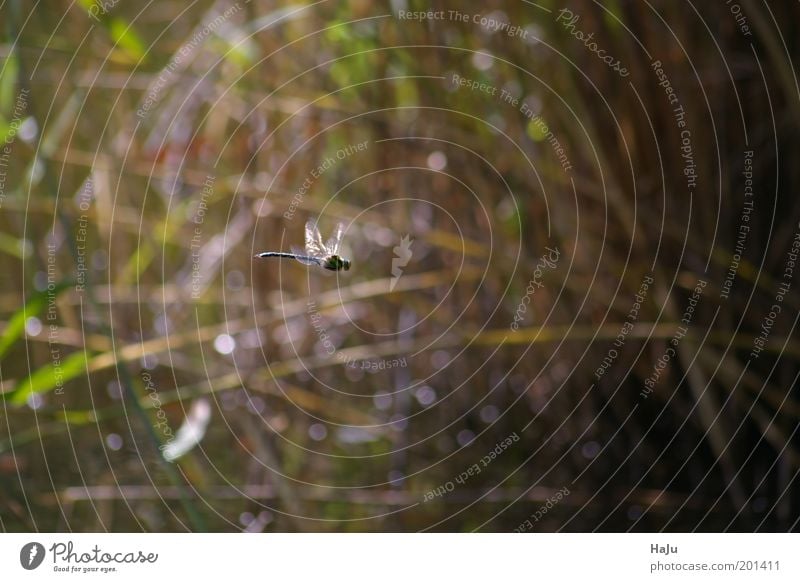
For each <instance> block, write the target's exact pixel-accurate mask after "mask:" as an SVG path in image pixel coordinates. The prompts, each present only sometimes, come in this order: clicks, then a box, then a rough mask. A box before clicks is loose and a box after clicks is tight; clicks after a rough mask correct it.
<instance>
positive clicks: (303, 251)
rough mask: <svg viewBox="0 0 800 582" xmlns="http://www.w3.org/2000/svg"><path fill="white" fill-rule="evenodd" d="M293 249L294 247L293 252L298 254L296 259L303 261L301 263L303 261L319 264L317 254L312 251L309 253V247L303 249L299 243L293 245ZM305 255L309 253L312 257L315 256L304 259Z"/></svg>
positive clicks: (308, 263)
mask: <svg viewBox="0 0 800 582" xmlns="http://www.w3.org/2000/svg"><path fill="white" fill-rule="evenodd" d="M291 249H292V254H294V255H296V256H295V259H297V260H298V261H300V262H301V263H303V264H304V265H318V264H319V263H318V262H317V261H316V256H315V255H312V254H311V253H309V252H308V249H301V248H300V247H298V246H297V245H292V247H291ZM303 255H309V256H310V257H312V258H313V260H311V259H304V258H302V257H303Z"/></svg>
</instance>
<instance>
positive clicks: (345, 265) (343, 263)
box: [342, 259, 350, 271]
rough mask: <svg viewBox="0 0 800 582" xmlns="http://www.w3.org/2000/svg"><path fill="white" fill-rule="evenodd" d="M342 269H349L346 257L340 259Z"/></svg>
mask: <svg viewBox="0 0 800 582" xmlns="http://www.w3.org/2000/svg"><path fill="white" fill-rule="evenodd" d="M342 269H344V270H345V271H349V270H350V261H348V260H347V259H342Z"/></svg>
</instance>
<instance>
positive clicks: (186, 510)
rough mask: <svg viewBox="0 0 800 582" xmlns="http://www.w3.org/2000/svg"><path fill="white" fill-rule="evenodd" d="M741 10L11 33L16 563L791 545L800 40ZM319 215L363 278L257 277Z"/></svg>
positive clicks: (119, 21)
mask: <svg viewBox="0 0 800 582" xmlns="http://www.w3.org/2000/svg"><path fill="white" fill-rule="evenodd" d="M735 6H736V7H738V12H737V11H736V10H734V9H733V8H732V7H731V4H730V3H724V2H714V3H702V4H691V3H688V4H685V3H678V2H667V1H656V2H652V3H647V2H638V1H624V0H617V1H613V2H603V3H595V2H588V1H586V2H569V3H567V4H565V5H563V6H562V5H560V4H557V3H555V2H552V1H549V0H541V1H539V2H512V1H505V2H500V1H489V2H486V3H483V4H481V5H480V7H478V6H477V5H476V6H474V7H473V6H469V7H468V6H467V5H465V4H464V3H458V2H438V1H437V2H431V3H423V2H416V1H413V0H396V1H392V2H376V3H372V2H367V1H364V0H350V1H343V2H319V3H314V4H310V3H309V4H306V3H286V2H275V1H272V0H252V1H250V2H244V1H242V0H240V1H238V2H237V1H236V0H214V1H208V0H200V1H197V2H192V3H189V4H185V3H180V2H172V1H169V0H162V1H160V2H157V3H149V4H141V3H134V2H129V1H127V0H119V1H116V2H115V1H114V0H109V1H107V2H104V3H103V2H94V1H92V0H79V2H76V3H70V2H55V1H54V2H48V3H47V4H46V5H45V4H44V3H36V4H35V6H34V5H33V4H32V3H29V2H23V1H21V0H8V1H6V2H4V3H2V4H0V34H2V38H3V40H2V44H0V58H1V59H2V62H1V64H0V135H3V136H5V140H4V142H3V143H2V144H0V154H2V155H3V156H4V157H2V158H0V172H2V176H0V180H2V181H0V273H2V274H1V275H0V281H1V282H2V287H0V317H2V324H0V325H2V328H0V358H1V359H0V382H2V389H1V391H2V412H3V413H2V415H0V527H1V528H2V530H3V531H38V530H43V531H50V530H57V531H139V530H145V531H239V530H246V531H417V530H423V529H429V530H434V531H472V530H480V531H513V530H515V529H516V530H519V529H522V530H534V531H556V530H561V531H592V530H601V531H626V530H633V531H656V530H673V531H686V530H695V529H697V530H701V531H723V530H734V531H756V530H758V531H761V530H768V531H787V530H796V529H797V526H798V517H800V494H799V493H798V492H799V491H800V489H798V486H797V483H798V482H797V474H798V469H800V457H799V456H798V435H797V428H798V407H799V406H800V393H799V392H798V388H797V374H798V369H800V368H799V367H798V363H799V362H800V345H799V344H798V341H797V338H796V334H794V330H795V328H796V323H797V309H798V296H797V293H796V291H795V288H796V283H797V281H796V280H795V281H794V282H792V281H791V278H789V279H786V278H785V277H784V276H785V274H786V269H787V267H788V265H789V262H788V261H789V260H790V254H789V253H790V252H791V249H792V242H793V241H794V240H796V237H797V232H798V220H800V205H798V203H797V186H798V184H800V181H799V180H798V172H799V171H800V167H799V166H798V164H796V163H793V162H794V161H795V160H797V159H798V152H797V148H798V141H797V131H798V129H799V127H798V121H799V120H800V99H799V98H798V97H799V93H798V82H797V74H796V59H797V57H798V54H800V53H798V42H800V41H799V40H798V38H800V35H799V34H798V33H799V32H800V31H799V30H798V25H800V9H798V5H797V3H795V2H783V3H770V4H769V5H767V4H766V3H761V2H758V1H756V0H740V1H739V2H738V4H735ZM425 10H432V11H441V13H442V14H443V17H442V18H435V17H431V18H428V17H424V18H415V17H409V18H403V17H401V11H425ZM564 10H566V11H567V12H569V14H568V13H567V12H564ZM449 11H458V13H459V14H460V15H467V20H466V21H464V20H463V19H462V18H460V17H456V16H451V15H452V14H454V13H451V12H449ZM475 15H477V16H478V19H477V21H475V20H474V17H475ZM434 16H435V15H434ZM574 16H578V17H579V18H578V20H572V18H574ZM482 17H483V18H484V19H485V21H484V22H483V23H481V20H480V18H482ZM578 33H581V34H578ZM590 33H591V34H592V36H591V38H589V37H587V36H586V35H588V34H590ZM601 50H602V51H604V52H603V53H602V56H601V53H600V52H598V51H601ZM605 56H613V58H614V59H618V60H619V61H620V63H621V64H622V65H623V66H624V67H625V72H627V73H628V74H627V75H625V76H623V75H621V74H620V71H615V70H614V67H613V66H610V65H607V64H606V62H605V61H604V60H603V58H604V57H605ZM792 59H795V60H794V61H792ZM656 61H660V65H654V62H656ZM657 69H661V70H663V73H664V76H659V72H658V71H657ZM453 75H457V76H458V78H463V79H466V80H469V81H470V83H469V84H467V83H466V82H465V83H464V84H459V81H458V78H454V77H453ZM454 79H455V82H454ZM665 80H666V81H665ZM481 84H483V87H482V86H481ZM667 87H669V88H670V90H671V91H672V92H673V94H674V96H675V98H676V99H677V101H674V102H670V100H669V99H670V94H669V93H668V92H667ZM676 104H677V105H678V106H681V107H682V108H683V110H684V111H685V117H683V118H681V119H682V121H683V122H684V123H685V126H681V127H679V125H678V121H679V120H678V117H676V113H675V108H676ZM683 130H687V131H688V132H689V133H688V136H687V134H686V133H684V132H683ZM687 139H688V144H689V149H687ZM358 144H363V147H361V149H359V146H358ZM4 147H5V149H3V148H4ZM559 148H560V149H559ZM746 152H753V153H752V155H751V154H748V153H746ZM687 154H688V155H687ZM746 160H751V161H752V166H751V168H750V171H751V173H752V175H751V176H749V177H748V175H746V174H745V173H743V172H745V171H747V166H746V164H747V161H746ZM684 170H686V172H685V171H684ZM692 176H694V177H695V178H694V180H693V178H692ZM748 180H750V182H748ZM693 181H694V185H692V182H693ZM746 188H752V190H751V191H752V193H753V196H748V195H746ZM751 202H752V206H751V207H750V208H752V211H745V209H746V208H748V206H747V205H748V204H749V203H751ZM744 215H747V217H748V218H747V219H743V218H742V217H743V216H744ZM315 217H319V224H320V226H321V230H322V234H323V236H325V235H327V234H328V233H329V232H331V231H332V230H333V228H334V226H335V224H336V223H337V222H342V223H343V224H344V226H345V229H346V231H345V237H344V243H343V247H344V248H343V250H342V254H343V256H345V257H347V258H349V259H351V260H352V261H353V268H352V269H351V270H350V271H349V272H346V273H345V272H341V273H337V274H336V275H334V276H329V277H325V276H323V273H321V272H319V271H321V270H318V269H313V270H312V269H309V268H307V267H305V266H303V265H301V264H299V263H296V262H288V261H277V260H275V261H272V262H271V261H268V260H254V259H253V258H252V257H253V255H254V253H256V252H260V251H264V250H276V251H277V250H283V251H288V250H289V249H290V246H291V245H292V244H296V243H301V242H302V240H303V226H304V224H305V222H306V220H307V219H309V218H315ZM742 224H746V225H747V226H749V229H748V230H746V231H745V230H743V229H742V228H741V225H742ZM743 232H745V233H746V234H744V235H743ZM406 236H407V237H408V239H407V240H408V241H409V242H410V247H409V246H406V247H402V246H401V242H402V238H403V237H406ZM737 244H738V247H737ZM404 249H407V250H408V251H409V253H410V256H408V257H407V258H408V260H407V261H406V262H405V264H404V266H399V265H400V263H401V262H403V261H402V260H401V259H402V258H403V256H404V255H403V253H404V252H405V251H404ZM554 251H555V253H554ZM556 258H557V260H556ZM545 259H546V260H545ZM393 261H394V263H393ZM734 265H735V266H736V268H735V269H733V267H734ZM398 266H399V267H398ZM397 268H399V269H400V274H399V276H398V272H397V270H396V269H397ZM393 269H394V270H393ZM731 269H733V272H734V276H733V278H732V279H731V281H730V284H729V286H728V287H726V283H725V281H726V277H728V275H729V273H730V272H731ZM650 276H651V277H652V281H653V283H652V285H650V286H649V288H648V289H646V290H645V292H644V293H642V282H643V281H645V280H648V279H647V278H648V277H650ZM698 281H701V282H705V283H706V286H705V288H703V289H702V295H700V296H699V298H698V297H697V296H695V297H694V299H692V295H693V293H694V290H695V289H696V287H697V285H698ZM784 281H788V282H789V283H790V288H789V289H788V291H787V292H785V294H782V295H781V297H780V299H776V297H777V295H779V294H780V289H781V287H780V284H781V282H784ZM637 294H640V295H642V296H641V299H640V300H637V299H636V297H637ZM637 301H638V305H639V306H640V309H639V311H638V312H637V314H636V316H635V317H630V316H631V313H632V311H631V310H632V309H633V306H634V305H637ZM777 302H780V304H781V305H782V308H783V309H782V311H781V312H780V313H779V314H777V317H775V318H770V317H769V313H770V311H771V310H772V307H771V306H773V305H774V304H776V303H777ZM690 306H691V307H693V308H694V310H693V312H692V313H691V315H690V319H691V322H690V323H688V324H686V323H684V324H682V323H681V320H682V319H684V318H685V317H686V314H687V310H688V309H689V307H690ZM626 321H628V322H630V323H632V325H631V326H628V327H626V326H625V325H624V324H625V322H626ZM765 322H766V323H765ZM770 322H771V323H770ZM765 325H767V326H768V329H769V333H768V334H767V337H766V338H763V339H764V341H763V342H761V344H759V343H757V342H758V341H759V339H758V338H759V337H760V336H761V334H762V332H763V330H764V326H765ZM682 328H685V330H684V331H683V332H682V331H681V330H682ZM622 329H626V330H627V332H626V335H624V336H622V339H620V337H621V336H620V333H621V330H622ZM676 338H677V341H676ZM615 342H616V343H615ZM757 345H763V350H762V351H761V352H760V353H758V357H754V355H753V350H754V346H757ZM671 346H672V347H674V349H673V350H672V352H670V351H669V350H670V347H671ZM675 346H677V347H675ZM668 353H672V356H671V357H669V358H668V360H669V361H668V362H666V363H664V356H665V354H668ZM659 360H661V361H662V364H659ZM604 362H605V364H604ZM601 369H602V371H601ZM654 371H657V372H658V377H657V381H655V382H653V383H652V385H651V384H647V382H648V380H652V378H653V377H654V376H653V374H654ZM648 389H649V391H648ZM503 443H505V444H503ZM509 443H510V444H509ZM498 451H499V452H498ZM486 459H488V461H486ZM473 466H477V467H478V470H477V471H475V470H472V472H469V471H470V469H471V468H472V467H473ZM543 508H544V511H542V509H543ZM534 516H535V517H534ZM526 520H527V523H528V524H529V525H530V527H528V526H527V525H524V524H525V523H526Z"/></svg>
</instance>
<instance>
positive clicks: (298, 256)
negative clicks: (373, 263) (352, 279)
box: [256, 219, 350, 271]
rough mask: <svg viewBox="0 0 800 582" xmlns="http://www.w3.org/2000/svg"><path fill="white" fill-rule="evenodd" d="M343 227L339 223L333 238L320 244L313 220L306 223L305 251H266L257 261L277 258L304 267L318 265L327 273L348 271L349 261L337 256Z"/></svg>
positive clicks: (319, 237) (317, 230)
mask: <svg viewBox="0 0 800 582" xmlns="http://www.w3.org/2000/svg"><path fill="white" fill-rule="evenodd" d="M343 233H344V226H343V225H342V224H341V223H339V224H337V225H336V229H335V230H334V231H333V236H332V237H331V238H329V239H328V242H326V243H325V244H323V243H322V236H320V234H319V228H318V227H317V222H316V221H315V220H313V219H312V220H309V221H308V222H306V248H305V250H303V249H299V248H297V247H292V252H291V253H280V252H272V251H268V252H266V253H258V254H257V255H256V257H257V258H259V259H264V258H268V257H278V258H280V259H295V260H296V261H300V262H301V263H303V264H304V265H318V266H320V267H322V268H323V269H327V270H329V271H342V270H345V271H349V270H350V261H348V260H347V259H343V258H342V257H340V256H339V246H340V245H341V244H342V234H343Z"/></svg>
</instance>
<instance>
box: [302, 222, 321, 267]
mask: <svg viewBox="0 0 800 582" xmlns="http://www.w3.org/2000/svg"><path fill="white" fill-rule="evenodd" d="M303 254H306V255H310V256H312V257H317V258H319V259H321V258H324V257H325V255H326V254H327V253H326V252H325V247H324V246H323V245H322V237H321V236H320V234H319V228H317V222H316V221H315V220H309V221H308V222H306V250H305V253H303Z"/></svg>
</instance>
